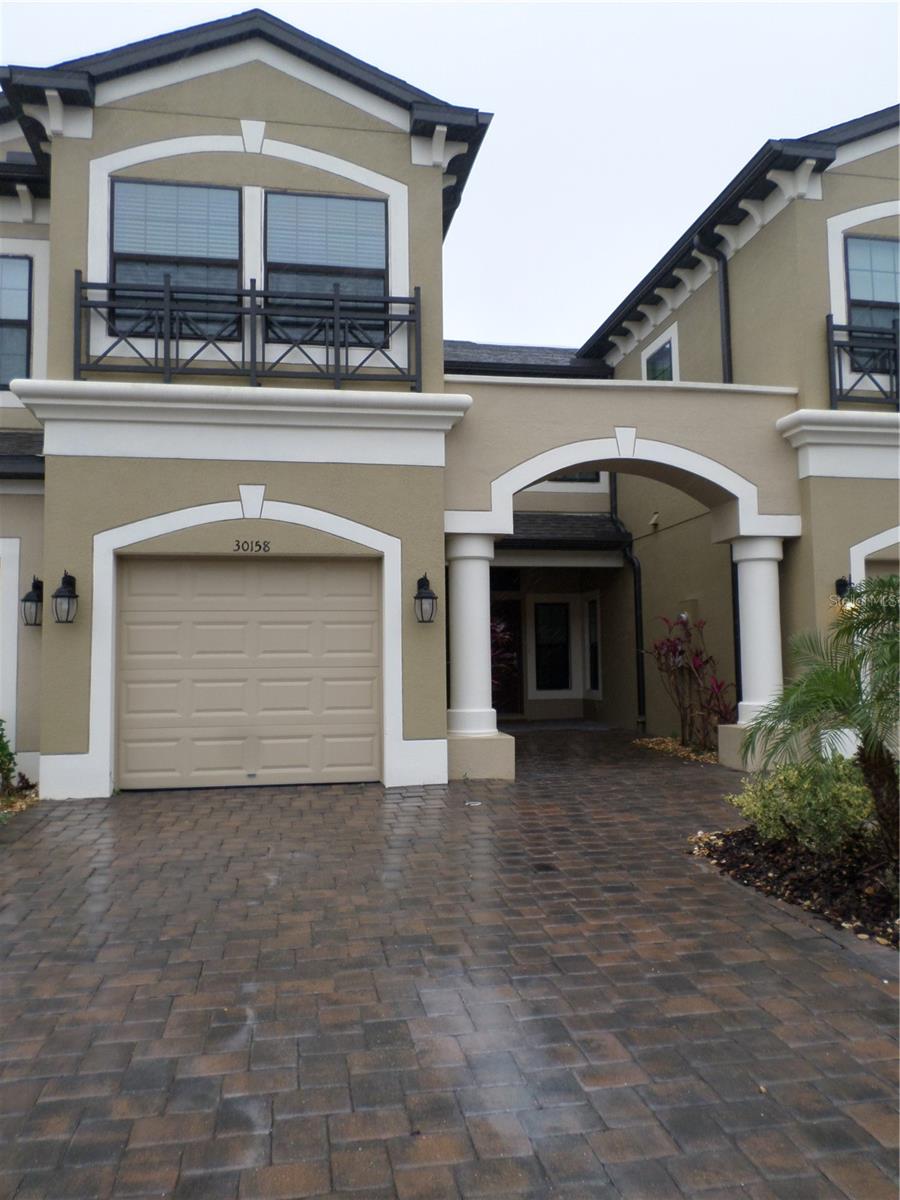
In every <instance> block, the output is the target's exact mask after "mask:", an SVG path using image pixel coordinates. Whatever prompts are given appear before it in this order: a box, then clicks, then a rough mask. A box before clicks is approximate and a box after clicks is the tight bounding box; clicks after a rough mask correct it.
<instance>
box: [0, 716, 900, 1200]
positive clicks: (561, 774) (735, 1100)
mask: <svg viewBox="0 0 900 1200" xmlns="http://www.w3.org/2000/svg"><path fill="white" fill-rule="evenodd" d="M518 750H519V773H520V778H519V780H518V781H517V782H516V783H515V784H501V783H486V784H475V783H472V784H454V785H451V786H450V787H448V788H438V787H436V788H417V789H406V790H402V791H391V792H385V791H384V790H383V789H382V788H380V787H378V786H374V785H351V786H347V787H312V788H273V789H254V790H242V791H203V792H180V793H179V792H156V793H131V794H127V795H123V796H119V797H116V798H113V799H110V800H95V801H87V802H72V803H59V802H46V801H45V802H43V803H42V804H40V805H39V806H38V807H37V808H35V809H33V810H31V811H30V812H28V813H25V814H22V815H20V816H19V817H16V818H14V820H13V821H12V822H10V824H9V825H7V826H6V827H4V828H3V829H0V877H2V895H0V955H2V958H0V961H2V1001H0V1002H2V1008H0V1013H2V1020H3V1027H2V1033H0V1143H2V1144H0V1200H3V1198H6V1197H12V1196H15V1197H16V1198H17V1200H24V1198H32V1197H33V1198H37V1197H60V1198H64V1200H69V1198H78V1197H107V1196H116V1197H119V1196H122V1197H124V1196H128V1197H142V1196H146V1197H150V1196H154V1197H164V1196H176V1197H178V1198H179V1200H181V1198H184V1200H187V1198H188V1197H190V1198H194V1200H201V1198H203V1197H208V1198H210V1200H212V1198H214V1197H215V1198H219V1197H221V1198H235V1197H239V1198H240V1200H254V1198H262V1197H281V1198H282V1200H290V1198H294V1197H310V1196H324V1195H336V1194H337V1195H346V1196H348V1197H349V1196H351V1195H352V1196H353V1197H356V1198H357V1200H367V1198H370V1200H375V1198H381V1197H384V1198H394V1197H398V1198H399V1200H442V1198H443V1197H457V1196H461V1197H463V1198H465V1200H468V1198H469V1197H498V1196H516V1197H534V1198H539V1197H540V1198H543V1197H551V1196H552V1197H560V1198H569V1200H582V1198H583V1200H587V1198H589V1197H596V1198H597V1200H600V1198H603V1200H616V1198H624V1200H643V1198H645V1197H646V1198H648V1200H667V1198H668V1197H673V1198H676V1197H677V1198H681V1197H686V1196H687V1197H694V1196H699V1197H703V1198H704V1200H724V1198H725V1197H742V1198H745V1200H746V1198H749V1200H827V1198H829V1197H834V1198H837V1200H840V1198H844V1197H851V1198H854V1200H882V1198H884V1200H888V1198H890V1200H894V1198H895V1197H896V1195H897V1187H896V1183H895V1182H894V1181H895V1179H896V1147H897V1117H896V1105H895V1096H896V1055H897V1046H896V1040H895V1037H894V1034H895V1029H896V1015H895V1014H896V1007H895V1000H894V997H895V995H896V988H895V986H894V985H892V984H888V983H885V982H883V981H882V979H881V978H880V977H879V974H873V973H872V971H871V966H872V964H874V965H875V967H876V969H877V966H878V964H879V963H880V962H883V963H884V964H885V971H884V975H885V978H887V977H888V964H890V966H891V967H893V965H894V960H893V959H891V958H890V957H889V954H890V952H889V951H884V954H883V956H882V957H878V956H877V955H874V956H873V957H872V959H871V961H870V963H869V968H868V969H867V968H865V967H864V966H861V965H860V960H859V959H858V958H857V957H856V956H855V955H854V954H853V953H852V950H848V949H847V948H844V947H842V946H840V945H838V944H836V943H835V941H834V940H833V939H832V938H831V937H829V936H825V935H824V934H823V933H822V932H821V927H816V926H815V925H811V924H810V923H809V922H808V921H801V920H797V919H796V918H795V917H794V916H792V915H791V914H790V913H789V912H788V910H787V909H786V908H785V907H784V906H779V905H776V904H773V903H771V902H769V901H767V900H765V899H763V898H762V897H760V896H757V895H755V894H753V893H752V892H749V891H747V890H746V889H742V888H740V887H739V886H738V885H736V884H734V883H732V882H731V881H729V880H727V879H723V878H720V877H719V876H718V875H717V874H715V873H714V871H712V870H710V869H709V868H708V867H707V866H705V865H704V864H702V863H700V862H698V861H697V860H696V859H692V858H690V857H689V856H688V855H687V854H686V853H685V850H686V845H687V842H686V839H687V836H688V835H689V834H690V833H692V832H695V831H696V830H697V829H698V828H715V827H721V826H722V825H728V824H734V823H735V814H734V812H733V810H731V809H730V808H729V807H728V805H727V804H725V803H723V801H722V799H721V797H722V795H723V794H724V793H725V792H727V791H728V790H730V789H733V788H734V787H735V785H736V783H737V782H738V777H737V776H735V775H734V774H732V773H731V772H728V771H725V770H724V769H721V768H718V767H708V766H699V765H695V764H686V763H682V762H679V761H673V760H670V759H666V758H662V757H660V756H659V755H656V754H654V753H652V752H650V751H640V750H634V749H631V748H629V746H628V745H627V741H626V740H625V739H623V738H622V737H621V735H616V734H610V733H604V732H599V731H596V730H593V731H585V730H581V731H576V730H569V731H563V732H560V731H550V730H544V731H530V732H528V733H527V734H524V735H523V736H521V737H520V738H519V746H518Z"/></svg>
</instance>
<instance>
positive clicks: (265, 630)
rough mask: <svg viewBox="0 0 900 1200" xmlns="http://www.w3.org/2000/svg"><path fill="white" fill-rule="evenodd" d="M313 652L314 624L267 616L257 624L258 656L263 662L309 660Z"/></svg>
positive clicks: (299, 661) (306, 621) (298, 661)
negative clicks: (271, 660)
mask: <svg viewBox="0 0 900 1200" xmlns="http://www.w3.org/2000/svg"><path fill="white" fill-rule="evenodd" d="M312 654H313V648H312V624H311V622H310V621H308V620H304V621H286V620H284V618H281V619H279V618H277V617H275V616H274V615H273V616H265V617H263V618H261V619H260V621H259V623H258V625H257V656H258V657H259V659H260V660H261V661H263V662H265V661H267V660H269V659H276V660H277V661H278V662H279V663H285V662H295V663H301V662H308V661H309V659H310V658H311V656H312Z"/></svg>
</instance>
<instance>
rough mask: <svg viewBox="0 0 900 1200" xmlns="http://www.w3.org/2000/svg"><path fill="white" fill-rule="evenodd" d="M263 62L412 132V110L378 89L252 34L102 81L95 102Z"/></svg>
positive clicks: (103, 102)
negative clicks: (350, 79) (341, 76)
mask: <svg viewBox="0 0 900 1200" xmlns="http://www.w3.org/2000/svg"><path fill="white" fill-rule="evenodd" d="M252 62H260V63H264V64H265V65H266V66H269V67H273V68H274V69H275V70H276V71H281V72H282V73H283V74H285V75H288V76H289V77H290V78H291V79H297V80H299V81H300V82H301V83H308V84H309V85H310V86H311V87H314V88H318V90H319V91H321V92H326V93H327V94H328V95H330V96H334V97H335V99H337V100H342V101H344V103H346V104H351V105H352V106H353V107H354V108H358V109H360V110H361V111H362V112H365V113H368V114H369V116H372V117H376V118H378V119H379V120H382V121H386V122H387V123H388V124H389V125H393V126H394V127H395V128H397V129H402V130H403V131H404V132H406V133H408V132H409V128H410V118H409V113H408V112H407V110H406V109H405V108H403V107H401V106H400V105H399V104H393V103H392V102H391V101H390V100H385V99H383V98H382V97H381V96H376V95H375V93H374V92H370V91H367V90H366V89H365V88H362V87H360V86H359V85H358V84H355V83H350V82H349V81H348V80H346V79H341V78H340V76H338V75H334V74H332V73H331V72H330V71H326V70H325V69H324V68H322V67H317V66H314V65H313V64H312V63H308V62H305V61H304V60H303V59H302V58H298V57H297V55H295V54H291V53H289V51H287V50H282V49H281V48H280V47H279V46H273V45H271V43H269V42H266V41H263V39H262V38H251V39H249V40H248V41H245V42H238V43H236V44H235V45H233V46H223V47H220V48H218V49H216V50H209V51H207V52H206V53H205V54H196V55H193V56H192V57H190V58H186V59H182V60H181V61H179V62H173V63H166V64H164V65H163V66H157V67H150V68H148V69H147V70H146V71H137V72H135V73H134V74H132V75H123V76H121V77H120V78H118V79H111V80H108V81H107V82H106V83H101V84H100V85H99V87H98V88H97V93H96V97H95V104H96V106H97V107H98V108H102V107H104V106H105V105H107V104H115V103H116V102H117V101H119V100H127V99H129V98H130V97H132V96H139V95H141V94H142V93H143V92H150V91H156V89H158V88H164V87H171V86H172V85H173V84H177V83H185V82H186V81H187V80H189V79H199V78H200V77H201V76H203V75H211V74H214V73H215V72H216V71H228V70H231V69H232V68H233V67H241V66H244V65H245V64H247V63H252Z"/></svg>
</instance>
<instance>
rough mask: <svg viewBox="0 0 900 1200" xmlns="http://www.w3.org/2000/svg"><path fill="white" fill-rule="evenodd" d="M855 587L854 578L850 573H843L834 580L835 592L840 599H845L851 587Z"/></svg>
mask: <svg viewBox="0 0 900 1200" xmlns="http://www.w3.org/2000/svg"><path fill="white" fill-rule="evenodd" d="M852 587H853V580H852V579H851V578H850V576H849V575H842V576H841V577H840V579H836V580H835V581H834V594H835V595H836V596H837V598H838V600H843V599H844V598H845V597H846V595H847V593H848V592H849V591H850V589H851V588H852Z"/></svg>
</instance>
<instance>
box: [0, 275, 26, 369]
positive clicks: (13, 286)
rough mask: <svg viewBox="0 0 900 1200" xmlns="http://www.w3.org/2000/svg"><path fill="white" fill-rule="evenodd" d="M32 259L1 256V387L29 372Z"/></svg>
mask: <svg viewBox="0 0 900 1200" xmlns="http://www.w3.org/2000/svg"><path fill="white" fill-rule="evenodd" d="M30 342H31V259H30V258H19V257H14V256H12V255H10V256H8V257H7V256H3V257H0V388H6V387H9V384H10V381H11V380H13V379H22V378H25V377H26V376H27V375H28V369H29V363H28V358H29V349H30Z"/></svg>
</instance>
